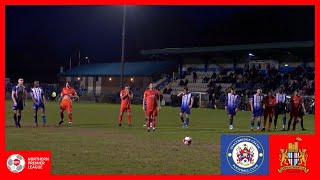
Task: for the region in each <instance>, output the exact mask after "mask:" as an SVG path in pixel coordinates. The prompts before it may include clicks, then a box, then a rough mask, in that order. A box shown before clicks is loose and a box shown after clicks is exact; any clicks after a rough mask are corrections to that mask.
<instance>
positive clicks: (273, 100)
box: [265, 96, 276, 107]
mask: <svg viewBox="0 0 320 180" xmlns="http://www.w3.org/2000/svg"><path fill="white" fill-rule="evenodd" d="M265 98H266V99H265V104H266V106H267V107H274V106H275V105H276V97H274V96H271V97H270V96H267V97H265Z"/></svg>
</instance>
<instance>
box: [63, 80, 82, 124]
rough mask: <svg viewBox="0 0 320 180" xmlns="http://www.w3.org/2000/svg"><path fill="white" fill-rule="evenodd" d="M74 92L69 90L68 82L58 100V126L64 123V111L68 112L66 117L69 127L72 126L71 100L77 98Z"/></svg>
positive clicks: (71, 89)
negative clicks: (59, 119) (59, 102)
mask: <svg viewBox="0 0 320 180" xmlns="http://www.w3.org/2000/svg"><path fill="white" fill-rule="evenodd" d="M78 97H79V96H78V95H77V93H76V91H75V90H74V89H73V88H71V86H70V82H67V83H66V87H64V88H63V89H62V91H61V97H60V99H59V100H61V99H62V101H61V104H60V118H61V121H60V122H59V125H60V124H62V123H63V121H64V111H65V110H67V111H68V117H69V125H71V124H72V100H71V98H78Z"/></svg>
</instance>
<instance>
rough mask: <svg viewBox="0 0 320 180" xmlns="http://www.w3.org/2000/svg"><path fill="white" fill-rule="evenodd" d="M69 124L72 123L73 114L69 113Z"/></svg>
mask: <svg viewBox="0 0 320 180" xmlns="http://www.w3.org/2000/svg"><path fill="white" fill-rule="evenodd" d="M69 122H72V113H69Z"/></svg>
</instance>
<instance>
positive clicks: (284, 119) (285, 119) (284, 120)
mask: <svg viewBox="0 0 320 180" xmlns="http://www.w3.org/2000/svg"><path fill="white" fill-rule="evenodd" d="M286 122H287V117H286V116H284V117H283V118H282V123H283V128H285V127H286Z"/></svg>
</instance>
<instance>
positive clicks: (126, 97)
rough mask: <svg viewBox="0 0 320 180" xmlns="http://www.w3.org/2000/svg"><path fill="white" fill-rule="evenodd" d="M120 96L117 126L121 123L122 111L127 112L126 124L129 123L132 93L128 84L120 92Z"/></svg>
mask: <svg viewBox="0 0 320 180" xmlns="http://www.w3.org/2000/svg"><path fill="white" fill-rule="evenodd" d="M120 98H121V106H120V115H119V126H121V125H122V115H123V112H127V115H128V126H130V125H131V115H130V113H131V108H130V105H131V99H132V98H133V94H132V92H131V91H130V86H129V85H125V88H124V90H122V91H121V92H120Z"/></svg>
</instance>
